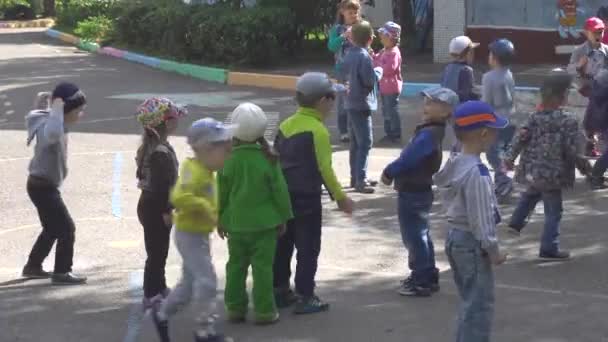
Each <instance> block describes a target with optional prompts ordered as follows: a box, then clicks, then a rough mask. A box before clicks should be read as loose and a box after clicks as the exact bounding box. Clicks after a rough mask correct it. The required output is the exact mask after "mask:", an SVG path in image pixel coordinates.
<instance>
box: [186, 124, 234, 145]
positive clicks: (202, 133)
mask: <svg viewBox="0 0 608 342" xmlns="http://www.w3.org/2000/svg"><path fill="white" fill-rule="evenodd" d="M236 128H237V126H236V125H226V124H224V123H222V122H220V121H217V120H215V119H213V118H204V119H200V120H196V121H194V122H193V123H192V125H191V126H190V128H189V129H188V145H190V146H192V147H199V146H201V145H204V144H212V143H217V142H225V141H230V140H232V136H233V134H234V130H235V129H236Z"/></svg>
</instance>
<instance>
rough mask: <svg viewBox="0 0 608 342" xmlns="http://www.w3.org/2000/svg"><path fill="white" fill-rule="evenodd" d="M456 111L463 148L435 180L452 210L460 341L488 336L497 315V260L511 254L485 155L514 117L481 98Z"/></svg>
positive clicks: (451, 255)
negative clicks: (502, 236) (500, 235)
mask: <svg viewBox="0 0 608 342" xmlns="http://www.w3.org/2000/svg"><path fill="white" fill-rule="evenodd" d="M453 117H454V131H455V132H456V137H457V138H458V140H459V142H460V143H461V144H462V152H461V153H460V154H458V155H456V156H455V157H454V158H451V159H450V160H449V161H448V162H447V164H446V165H445V166H444V168H443V169H442V170H441V171H440V172H439V173H438V174H437V175H436V176H435V177H434V180H435V184H436V185H437V187H438V188H439V192H440V196H441V202H442V204H443V207H444V208H445V210H446V211H447V221H448V224H449V228H450V231H449V234H448V238H447V240H446V254H447V256H448V260H449V262H450V266H451V267H452V270H453V273H454V281H455V282H456V286H457V288H458V292H459V294H460V297H461V298H462V304H461V309H460V314H459V323H458V332H457V335H456V342H488V341H490V335H491V328H492V319H493V315H494V273H493V270H492V265H500V264H502V263H503V262H505V260H506V255H505V254H503V253H502V252H501V251H500V249H499V247H498V239H497V236H496V225H497V224H498V223H499V222H500V214H499V212H498V206H497V202H496V197H495V194H494V187H493V184H492V178H491V176H490V171H489V170H488V168H487V167H486V166H485V165H484V164H483V162H482V161H481V158H480V155H481V153H483V152H485V151H487V149H488V148H489V147H490V146H492V144H494V142H495V140H496V137H497V135H498V130H500V129H504V128H505V127H507V126H508V124H509V121H508V120H507V119H506V118H504V117H501V116H499V115H497V114H495V113H494V109H493V108H492V107H491V106H490V105H488V104H487V103H485V102H481V101H469V102H466V103H463V104H461V105H460V106H459V107H457V108H456V110H455V111H454V115H453Z"/></svg>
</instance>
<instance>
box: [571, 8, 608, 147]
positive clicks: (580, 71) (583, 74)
mask: <svg viewBox="0 0 608 342" xmlns="http://www.w3.org/2000/svg"><path fill="white" fill-rule="evenodd" d="M604 29H605V25H604V22H603V21H602V19H600V18H596V17H592V18H589V19H587V21H586V22H585V37H587V41H586V42H585V43H583V44H582V45H580V46H578V47H577V48H576V49H575V50H574V51H573V52H572V56H571V57H570V64H568V72H569V73H570V74H571V75H573V76H575V77H577V78H578V91H579V93H580V94H581V95H582V96H584V97H589V96H590V95H591V84H592V83H593V79H594V78H595V76H596V75H597V74H598V73H599V72H600V70H602V69H603V68H604V67H605V66H606V58H608V45H606V44H604V43H602V38H603V37H604ZM585 121H586V120H585ZM585 133H586V136H587V138H588V139H589V142H588V144H587V146H586V149H585V153H586V154H587V155H589V156H597V155H598V153H597V152H596V151H594V141H593V140H594V138H593V136H594V134H595V133H597V132H595V129H594V128H593V127H585Z"/></svg>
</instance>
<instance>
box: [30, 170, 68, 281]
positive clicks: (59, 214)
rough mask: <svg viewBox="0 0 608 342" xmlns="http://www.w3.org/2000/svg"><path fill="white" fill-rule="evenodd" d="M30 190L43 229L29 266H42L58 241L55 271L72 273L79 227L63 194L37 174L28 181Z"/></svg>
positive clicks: (33, 249)
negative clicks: (64, 201) (64, 200)
mask: <svg viewBox="0 0 608 342" xmlns="http://www.w3.org/2000/svg"><path fill="white" fill-rule="evenodd" d="M27 193H28V195H29V196H30V199H31V200H32V202H33V203H34V205H35V206H36V209H37V210H38V217H39V218H40V223H41V224H42V232H41V233H40V235H38V239H37V240H36V243H34V246H33V247H32V251H31V252H30V256H29V259H28V261H27V266H28V267H32V268H41V267H42V263H43V262H44V259H46V257H47V256H48V255H49V253H50V252H51V249H52V248H53V245H54V244H55V241H57V247H56V248H55V268H54V272H55V273H67V272H71V271H72V260H73V258H74V241H75V237H74V232H75V230H76V227H75V225H74V221H73V220H72V217H71V216H70V213H69V212H68V208H66V206H65V203H63V199H62V198H61V193H60V192H59V190H58V189H57V187H56V186H54V185H52V184H50V183H48V182H47V181H45V180H42V179H39V178H35V177H30V178H29V179H28V181H27Z"/></svg>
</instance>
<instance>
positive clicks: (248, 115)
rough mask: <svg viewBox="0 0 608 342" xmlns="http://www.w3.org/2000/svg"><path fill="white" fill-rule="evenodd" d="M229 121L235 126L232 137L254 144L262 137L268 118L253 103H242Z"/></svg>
mask: <svg viewBox="0 0 608 342" xmlns="http://www.w3.org/2000/svg"><path fill="white" fill-rule="evenodd" d="M230 121H231V122H232V123H233V124H235V125H237V128H236V129H235V131H234V137H235V138H237V139H239V140H242V141H246V142H254V141H256V140H258V139H259V138H260V137H263V136H264V132H265V131H266V126H268V118H267V117H266V114H265V113H264V111H263V110H262V108H260V107H258V106H256V105H255V104H253V103H242V104H240V105H239V106H238V107H236V109H235V110H234V111H233V112H232V114H231V115H230Z"/></svg>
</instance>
